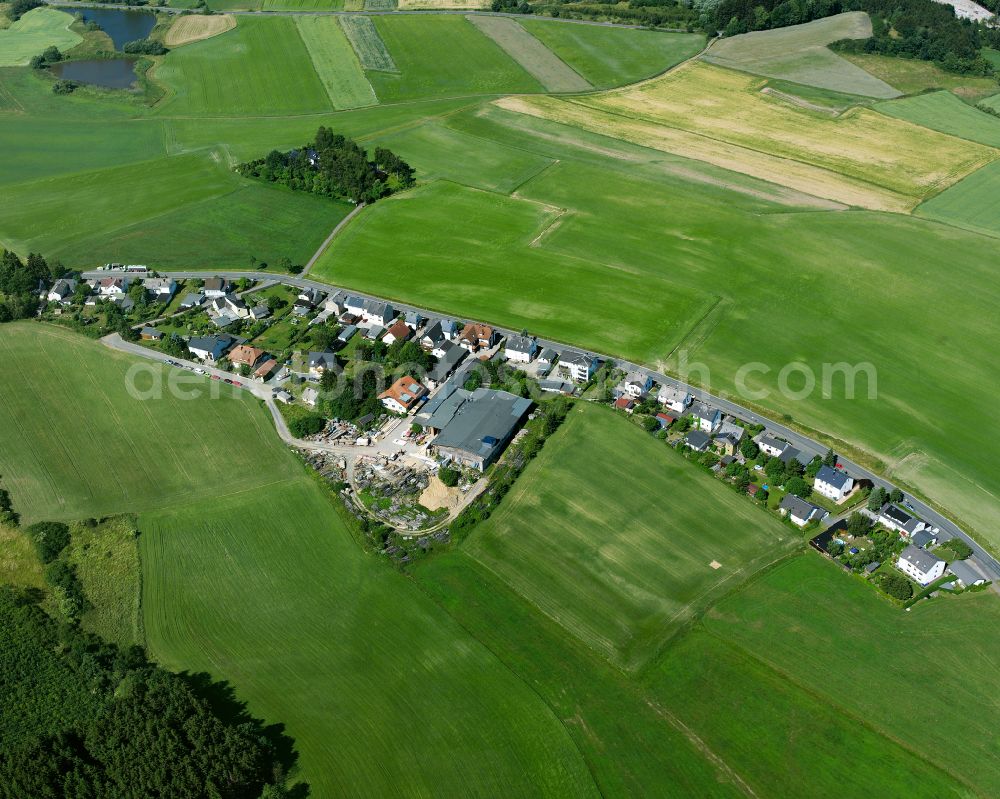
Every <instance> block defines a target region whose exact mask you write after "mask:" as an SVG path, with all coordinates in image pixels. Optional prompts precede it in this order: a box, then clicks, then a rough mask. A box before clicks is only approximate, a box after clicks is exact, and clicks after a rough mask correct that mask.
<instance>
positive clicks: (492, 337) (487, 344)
mask: <svg viewBox="0 0 1000 799" xmlns="http://www.w3.org/2000/svg"><path fill="white" fill-rule="evenodd" d="M499 340H500V334H499V333H497V332H496V331H495V330H494V329H493V328H492V327H490V326H489V325H484V324H480V323H479V322H474V323H472V324H468V325H466V326H465V327H463V328H462V334H461V335H460V336H459V337H458V344H459V346H461V347H464V348H465V349H467V350H468V351H469V352H471V353H476V352H479V351H480V350H488V349H491V348H493V347H495V346H496V345H497V342H499Z"/></svg>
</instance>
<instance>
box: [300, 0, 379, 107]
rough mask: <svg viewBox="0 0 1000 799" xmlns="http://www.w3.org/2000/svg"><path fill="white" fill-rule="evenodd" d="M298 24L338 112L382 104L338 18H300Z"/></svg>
mask: <svg viewBox="0 0 1000 799" xmlns="http://www.w3.org/2000/svg"><path fill="white" fill-rule="evenodd" d="M295 24H296V25H298V28H299V34H301V36H302V41H304V42H305V44H306V48H307V49H308V50H309V55H311V56H312V60H313V66H314V67H315V68H316V72H317V73H318V74H319V77H320V80H321V81H323V85H324V86H326V91H327V94H329V95H330V103H331V104H332V105H333V107H334V108H335V109H338V110H340V109H343V108H358V107H359V106H365V105H374V104H375V103H377V102H378V100H377V98H376V97H375V92H374V91H373V90H372V86H371V84H370V83H369V82H368V79H367V78H366V77H365V73H364V72H363V71H362V69H361V64H360V63H359V62H358V58H357V56H356V55H355V54H354V50H353V49H352V48H351V43H350V42H349V41H347V37H346V36H345V35H344V30H343V28H341V26H340V22H339V20H338V18H337V17H299V18H297V19H296V20H295Z"/></svg>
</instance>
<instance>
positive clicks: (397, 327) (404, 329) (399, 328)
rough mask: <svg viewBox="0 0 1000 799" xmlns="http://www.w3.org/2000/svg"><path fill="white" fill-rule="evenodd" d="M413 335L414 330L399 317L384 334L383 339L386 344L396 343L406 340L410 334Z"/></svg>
mask: <svg viewBox="0 0 1000 799" xmlns="http://www.w3.org/2000/svg"><path fill="white" fill-rule="evenodd" d="M412 335H413V330H412V329H411V328H410V327H409V325H407V324H406V322H404V321H403V320H402V319H399V320H397V321H395V322H393V323H392V325H391V326H390V327H389V329H388V330H387V331H385V335H384V336H382V341H384V342H385V343H386V344H395V343H396V342H397V341H406V340H407V339H408V338H409V337H410V336H412Z"/></svg>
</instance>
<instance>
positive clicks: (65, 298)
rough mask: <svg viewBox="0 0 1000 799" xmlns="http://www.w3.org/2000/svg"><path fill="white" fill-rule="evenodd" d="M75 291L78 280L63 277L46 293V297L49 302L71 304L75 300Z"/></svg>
mask: <svg viewBox="0 0 1000 799" xmlns="http://www.w3.org/2000/svg"><path fill="white" fill-rule="evenodd" d="M75 292H76V281H75V280H72V279H70V278H67V277H63V278H60V279H59V280H57V281H56V282H55V283H54V284H53V285H52V288H50V289H49V291H48V293H47V294H46V295H45V299H47V300H48V301H49V302H58V303H59V304H60V305H69V304H70V303H71V302H72V301H73V294H74V293H75Z"/></svg>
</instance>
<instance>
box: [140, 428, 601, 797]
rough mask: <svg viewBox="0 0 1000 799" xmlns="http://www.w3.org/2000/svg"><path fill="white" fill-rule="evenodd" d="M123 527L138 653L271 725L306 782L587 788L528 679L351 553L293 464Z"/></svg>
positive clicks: (579, 764)
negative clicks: (207, 678)
mask: <svg viewBox="0 0 1000 799" xmlns="http://www.w3.org/2000/svg"><path fill="white" fill-rule="evenodd" d="M227 429H228V430H229V431H230V432H231V431H232V428H231V427H228V426H227ZM275 438H276V437H275ZM287 460H291V456H290V455H288V456H287ZM139 525H140V528H141V529H142V536H141V538H140V546H141V548H142V563H143V611H144V621H145V627H146V635H147V640H148V644H149V647H150V651H151V652H152V654H153V656H154V657H155V658H156V659H157V660H158V661H159V662H160V663H161V664H163V665H164V666H167V667H168V668H171V669H177V670H181V669H185V670H191V671H196V672H197V671H207V672H209V673H210V674H211V675H212V677H213V678H214V679H221V680H226V681H227V682H229V683H230V684H231V685H232V686H233V687H234V688H235V690H236V692H237V696H238V697H239V698H240V699H242V700H244V701H246V702H247V703H248V705H249V710H250V712H252V713H254V714H255V715H257V716H261V717H263V718H264V719H265V720H266V721H267V722H269V723H282V724H283V725H284V731H285V733H286V734H288V735H290V736H291V737H292V738H293V739H294V741H295V747H296V750H297V752H298V753H299V762H298V768H297V770H296V772H295V774H294V775H293V779H297V778H301V779H304V780H305V781H306V782H308V783H309V785H310V788H311V795H314V796H352V797H384V796H388V795H393V796H401V797H409V796H412V797H417V796H427V795H430V794H434V795H447V796H457V795H469V794H473V795H483V796H498V795H503V796H521V795H523V796H526V795H534V796H552V797H556V796H584V797H585V796H597V795H598V793H597V791H596V788H595V786H594V783H593V780H592V778H591V776H590V774H589V772H588V770H587V767H586V765H585V763H584V761H583V759H582V758H581V757H580V756H579V754H578V752H577V751H576V749H575V747H574V746H573V744H572V741H571V740H570V738H569V735H568V733H567V732H566V730H565V729H564V728H563V727H562V725H561V724H560V723H559V721H558V719H557V718H556V717H554V716H553V715H552V714H551V713H550V712H549V711H548V709H547V708H546V707H545V705H544V703H543V702H542V701H541V700H540V699H539V698H538V697H537V696H536V694H535V693H534V692H533V691H532V690H531V689H530V688H529V687H528V686H527V685H525V684H524V683H523V682H521V681H520V680H518V679H517V677H516V676H514V675H512V674H511V673H510V671H508V670H507V669H506V668H505V667H504V666H503V665H502V664H501V663H500V662H499V661H498V660H497V659H496V658H495V657H494V656H493V655H492V654H491V653H490V652H489V651H488V650H487V649H486V648H485V647H483V646H482V645H480V644H479V643H478V642H477V641H476V640H475V639H473V638H472V637H471V636H469V635H467V634H466V633H465V632H464V631H463V630H462V628H461V627H460V626H459V625H458V624H456V623H455V622H454V621H452V620H451V619H450V618H449V617H448V616H447V615H446V614H445V613H443V612H442V611H441V610H440V609H439V608H438V607H437V605H435V604H434V603H433V602H431V601H430V600H429V599H427V598H426V597H424V596H422V595H421V593H420V592H419V591H418V590H417V589H416V588H415V587H414V586H413V585H412V583H410V582H409V581H408V580H407V579H406V578H404V577H403V576H402V575H399V574H397V573H396V572H395V571H393V570H391V569H389V568H386V567H385V566H384V565H383V564H381V563H379V562H377V561H376V560H375V559H373V558H370V557H367V556H365V555H364V554H363V553H362V552H361V551H360V550H359V549H358V547H357V545H356V543H355V542H354V540H353V539H352V538H351V537H350V535H349V533H348V531H347V529H346V528H345V526H344V525H343V523H342V522H341V521H340V519H339V517H338V516H337V515H336V514H335V512H334V510H333V507H332V506H331V504H330V499H329V498H328V497H326V496H325V495H324V494H323V489H321V488H320V487H319V486H318V485H317V484H316V483H314V482H313V481H311V480H310V479H309V478H307V477H306V476H305V475H304V474H301V473H300V475H299V476H298V477H297V478H295V479H292V480H287V481H285V482H282V483H278V484H274V485H271V486H269V487H267V488H262V489H257V490H249V491H246V492H243V493H240V494H235V495H230V496H227V497H218V498H209V499H206V500H204V501H201V502H185V503H183V504H178V505H175V506H174V507H172V508H170V509H166V510H163V511H157V512H152V513H146V514H142V515H141V516H140V518H139ZM333 742H335V745H334V743H333Z"/></svg>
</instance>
